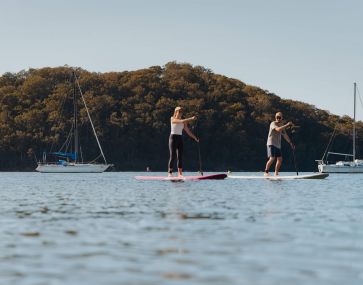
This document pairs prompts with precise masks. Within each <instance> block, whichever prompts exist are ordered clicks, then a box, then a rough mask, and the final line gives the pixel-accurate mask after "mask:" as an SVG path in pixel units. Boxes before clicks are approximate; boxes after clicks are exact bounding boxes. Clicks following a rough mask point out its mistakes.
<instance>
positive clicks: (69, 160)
mask: <svg viewBox="0 0 363 285" xmlns="http://www.w3.org/2000/svg"><path fill="white" fill-rule="evenodd" d="M72 78H73V108H74V111H73V122H72V127H71V130H70V131H69V134H68V137H67V138H66V140H65V142H64V143H63V146H62V147H61V148H60V149H59V150H58V151H51V152H49V153H45V152H44V153H43V160H42V161H40V162H38V167H37V168H36V169H35V170H36V171H38V172H43V173H101V172H104V171H106V170H107V169H108V168H109V167H110V166H112V164H108V163H107V161H106V157H105V155H104V153H103V150H102V147H101V144H100V141H99V140H98V137H97V133H96V130H95V128H94V125H93V122H92V119H91V116H90V113H89V111H88V108H87V104H86V101H85V99H84V97H83V93H82V90H81V87H80V85H79V82H78V79H77V76H76V73H75V72H74V71H73V73H72ZM77 90H78V91H79V92H77ZM77 93H79V94H80V97H81V99H82V100H81V101H82V102H83V105H84V107H85V109H86V112H87V117H88V120H89V122H90V124H91V127H92V131H93V135H94V136H95V139H96V142H97V145H98V148H99V150H100V155H99V157H101V156H102V158H103V161H104V163H96V160H97V159H98V157H97V158H96V159H95V160H93V161H92V162H84V161H83V154H82V149H81V147H80V143H79V135H78V131H79V128H78V118H77V117H78V107H77V98H78V97H77ZM47 155H48V156H51V157H52V158H53V162H49V161H47Z"/></svg>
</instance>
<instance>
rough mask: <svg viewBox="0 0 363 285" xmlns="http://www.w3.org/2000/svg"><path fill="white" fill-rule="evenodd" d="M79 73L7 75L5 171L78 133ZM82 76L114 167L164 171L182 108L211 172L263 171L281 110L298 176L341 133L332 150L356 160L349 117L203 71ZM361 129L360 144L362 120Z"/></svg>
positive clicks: (1, 152) (191, 160)
mask: <svg viewBox="0 0 363 285" xmlns="http://www.w3.org/2000/svg"><path fill="white" fill-rule="evenodd" d="M72 70H74V69H73V68H70V67H67V66H65V67H58V68H41V69H29V70H27V71H21V72H19V73H5V74H3V75H2V76H1V77H0V104H1V105H0V170H2V171H4V170H33V169H34V168H35V166H36V163H35V162H36V159H38V160H40V159H41V156H42V153H43V151H49V150H50V148H52V149H53V150H57V148H58V147H60V146H61V145H62V144H63V142H64V141H65V139H66V137H67V135H68V134H69V130H70V128H71V126H72V112H73V105H72V101H71V96H68V97H67V96H66V95H67V94H72V84H71V80H70V79H71V74H72ZM76 72H77V75H78V78H79V83H80V86H81V88H82V91H83V93H84V96H85V99H86V102H87V105H88V107H89V109H90V113H91V117H92V119H93V122H94V124H95V128H96V131H97V133H98V135H99V138H100V141H101V144H102V146H103V149H104V152H105V155H106V157H107V159H108V162H109V163H113V164H114V165H115V169H116V170H145V169H146V167H147V166H148V167H150V169H151V170H155V171H156V170H162V171H166V168H167V160H168V136H169V133H170V116H171V115H172V113H173V110H174V108H175V106H183V107H184V108H185V116H191V115H197V116H198V117H199V120H198V122H197V124H192V125H191V129H192V130H193V131H194V132H196V133H197V135H198V136H199V137H200V140H201V142H200V146H201V153H202V158H203V168H204V170H210V171H212V170H219V171H226V170H227V169H229V170H232V171H237V170H249V171H256V170H263V169H264V164H265V161H266V136H267V132H268V126H269V123H270V122H271V120H273V118H274V114H275V112H277V111H282V112H283V113H284V117H285V119H286V120H288V121H292V122H293V123H294V124H295V125H296V126H297V127H296V128H294V129H293V130H290V131H289V133H290V135H291V136H292V139H293V140H294V142H295V144H296V156H297V162H298V166H299V169H300V170H307V171H312V170H316V164H315V161H314V160H315V159H319V158H321V156H322V154H323V152H324V150H325V148H326V146H327V144H328V142H329V139H330V136H331V135H332V133H333V130H334V128H335V127H337V128H338V131H337V136H336V138H335V140H334V143H333V149H334V150H335V151H339V152H350V153H351V148H352V147H351V145H352V138H351V133H352V120H351V118H349V117H346V116H345V117H339V116H336V115H332V114H330V113H329V112H327V111H324V110H319V109H317V108H316V107H314V106H312V105H309V104H306V103H303V102H298V101H292V100H285V99H281V98H280V97H278V96H276V95H275V94H273V93H270V92H268V91H267V90H263V89H261V88H258V87H254V86H250V85H246V84H245V83H243V82H241V81H239V80H236V79H232V78H228V77H225V76H222V75H218V74H214V73H213V72H212V71H211V70H209V69H206V68H204V67H201V66H192V65H190V64H178V63H175V62H170V63H168V64H166V65H165V66H163V67H160V66H152V67H150V68H147V69H141V70H137V71H131V72H129V71H124V72H108V73H94V72H88V71H86V70H82V69H77V71H76ZM65 98H68V99H65ZM347 104H349V103H347ZM79 105H80V110H79V111H80V122H81V125H83V126H84V128H83V127H82V128H81V130H80V143H81V147H82V153H83V156H84V159H85V160H93V159H94V158H95V157H97V156H98V154H99V152H98V148H97V145H96V141H95V140H94V137H93V136H92V134H91V132H90V131H91V128H90V125H89V123H88V120H87V115H86V112H85V110H84V107H83V106H81V104H79ZM60 110H63V112H62V113H60ZM357 129H358V130H357V137H358V139H359V138H360V139H359V140H358V142H357V145H358V147H359V145H360V144H361V143H362V138H363V124H362V123H361V122H359V124H358V126H357ZM291 131H292V133H291ZM283 153H284V159H285V164H284V166H283V170H284V171H293V170H294V166H293V163H292V154H291V150H290V149H289V146H288V145H287V144H286V143H285V144H283ZM358 154H359V148H358ZM185 168H186V169H187V170H197V169H198V149H197V145H196V143H195V142H193V141H192V140H190V139H188V138H185Z"/></svg>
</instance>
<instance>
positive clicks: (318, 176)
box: [228, 173, 329, 180]
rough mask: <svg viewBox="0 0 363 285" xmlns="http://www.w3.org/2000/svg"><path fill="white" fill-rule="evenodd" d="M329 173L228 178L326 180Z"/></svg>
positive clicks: (230, 176) (231, 176) (234, 177)
mask: <svg viewBox="0 0 363 285" xmlns="http://www.w3.org/2000/svg"><path fill="white" fill-rule="evenodd" d="M328 176H329V174H328V173H314V174H306V175H290V176H283V175H282V176H273V175H271V176H263V174H262V175H260V176H252V175H251V176H248V175H242V176H240V175H228V178H232V179H260V180H261V179H265V180H294V179H324V178H326V177H328Z"/></svg>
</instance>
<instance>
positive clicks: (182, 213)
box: [0, 173, 363, 285]
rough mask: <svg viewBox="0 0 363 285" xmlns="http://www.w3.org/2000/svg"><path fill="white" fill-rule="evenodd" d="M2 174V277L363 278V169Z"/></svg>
mask: <svg viewBox="0 0 363 285" xmlns="http://www.w3.org/2000/svg"><path fill="white" fill-rule="evenodd" d="M134 175H135V174H134V173H104V174H101V175H99V174H82V175H77V174H39V173H1V174H0V185H1V191H0V215H1V219H0V226H1V232H0V284H77V285H81V284H87V285H89V284H170V282H173V283H174V282H177V283H178V284H329V285H330V284H363V283H362V282H363V270H362V268H363V245H362V242H361V241H362V240H363V229H362V226H361V224H362V220H363V214H362V213H363V191H361V185H362V182H363V176H360V175H343V176H337V175H335V176H334V175H332V176H331V177H329V178H328V179H327V180H310V181H309V180H306V181H303V180H300V181H298V180H296V181H251V180H250V181H241V180H225V181H198V182H185V183H170V182H168V181H161V182H160V181H159V182H158V181H154V182H146V181H136V180H134V179H133V176H134Z"/></svg>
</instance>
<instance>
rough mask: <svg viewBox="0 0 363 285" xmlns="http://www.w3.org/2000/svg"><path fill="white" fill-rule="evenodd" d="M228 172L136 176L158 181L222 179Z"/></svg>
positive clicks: (139, 178)
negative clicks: (182, 175)
mask: <svg viewBox="0 0 363 285" xmlns="http://www.w3.org/2000/svg"><path fill="white" fill-rule="evenodd" d="M226 177H227V175H226V174H212V175H204V176H184V177H177V176H174V177H165V176H135V178H136V179H137V180H157V181H172V182H178V181H190V180H221V179H224V178H226Z"/></svg>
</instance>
